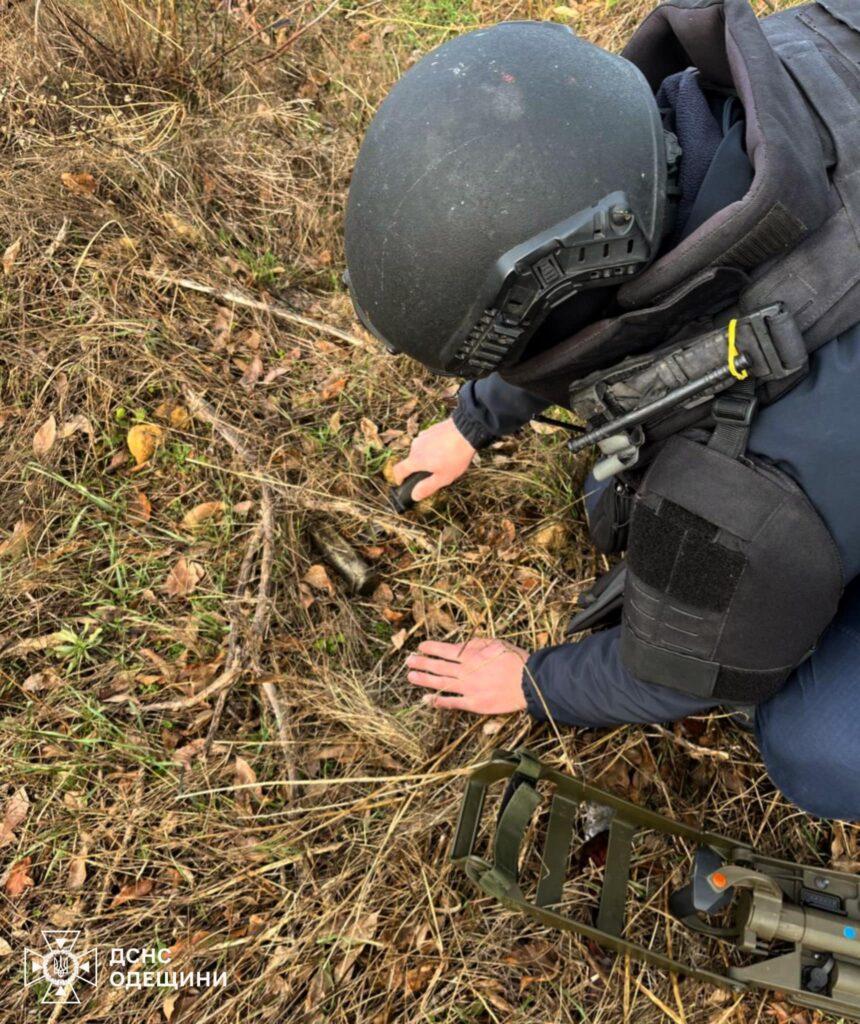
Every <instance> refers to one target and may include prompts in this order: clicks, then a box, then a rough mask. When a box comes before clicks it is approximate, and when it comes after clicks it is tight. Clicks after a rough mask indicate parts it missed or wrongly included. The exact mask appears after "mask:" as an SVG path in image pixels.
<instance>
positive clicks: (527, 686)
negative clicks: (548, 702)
mask: <svg viewBox="0 0 860 1024" xmlns="http://www.w3.org/2000/svg"><path fill="white" fill-rule="evenodd" d="M539 654H540V651H535V652H534V654H532V655H531V656H530V657H529V658H528V660H527V661H526V663H525V665H523V678H522V688H523V696H524V697H525V699H526V711H528V713H529V714H530V715H531V716H532V718H536V719H537V720H538V721H539V722H545V721H546V720H547V714H546V708H545V707H544V702H543V700H541V698H540V695H539V694H538V692H537V673H536V667H537V663H538V661H539V660H540V659H539V658H538V655H539Z"/></svg>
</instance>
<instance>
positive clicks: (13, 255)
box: [3, 238, 21, 277]
mask: <svg viewBox="0 0 860 1024" xmlns="http://www.w3.org/2000/svg"><path fill="white" fill-rule="evenodd" d="M20 251H21V239H20V238H16V239H15V241H14V242H12V244H11V245H8V246H7V247H6V251H5V252H4V253H3V273H4V274H5V275H6V277H8V276H9V275H10V274H11V273H12V268H13V267H14V266H15V260H17V259H18V253H19V252H20Z"/></svg>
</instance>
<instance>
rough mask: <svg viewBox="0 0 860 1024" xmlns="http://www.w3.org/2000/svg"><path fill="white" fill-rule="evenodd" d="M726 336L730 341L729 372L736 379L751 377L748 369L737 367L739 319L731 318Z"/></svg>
mask: <svg viewBox="0 0 860 1024" xmlns="http://www.w3.org/2000/svg"><path fill="white" fill-rule="evenodd" d="M726 336H727V338H728V341H729V356H728V361H729V373H730V374H731V375H732V376H733V377H734V378H735V380H746V379H747V377H749V371H748V370H743V371H741V370H739V369H738V368H737V365H736V364H737V359H738V355H739V354H740V353H739V352H738V341H737V339H738V322H737V320H729V326H728V329H727V331H726Z"/></svg>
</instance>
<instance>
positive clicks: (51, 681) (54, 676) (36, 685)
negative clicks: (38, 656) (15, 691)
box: [21, 668, 65, 693]
mask: <svg viewBox="0 0 860 1024" xmlns="http://www.w3.org/2000/svg"><path fill="white" fill-rule="evenodd" d="M64 682H65V680H64V679H63V677H62V676H61V675H60V674H59V673H57V672H55V671H54V670H53V669H52V668H46V669H44V670H43V671H42V672H34V673H33V674H32V675H30V676H27V678H26V679H25V680H24V682H23V684H22V685H21V689H22V690H23V691H24V692H25V693H39V692H41V691H42V690H56V689H57V688H58V687H60V686H62V685H63V683H64Z"/></svg>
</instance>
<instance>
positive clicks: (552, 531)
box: [532, 523, 567, 554]
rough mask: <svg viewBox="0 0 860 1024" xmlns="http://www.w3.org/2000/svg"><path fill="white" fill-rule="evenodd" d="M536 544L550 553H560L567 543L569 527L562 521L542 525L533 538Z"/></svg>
mask: <svg viewBox="0 0 860 1024" xmlns="http://www.w3.org/2000/svg"><path fill="white" fill-rule="evenodd" d="M532 539H533V541H534V543H535V545H536V546H537V547H539V548H542V549H543V550H544V551H547V552H549V553H550V554H558V553H559V552H560V551H563V550H564V548H565V545H566V544H567V529H566V528H565V527H564V526H562V524H561V523H549V524H548V525H547V526H543V527H541V529H540V530H538V531H537V533H535V535H534V537H533V538H532Z"/></svg>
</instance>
